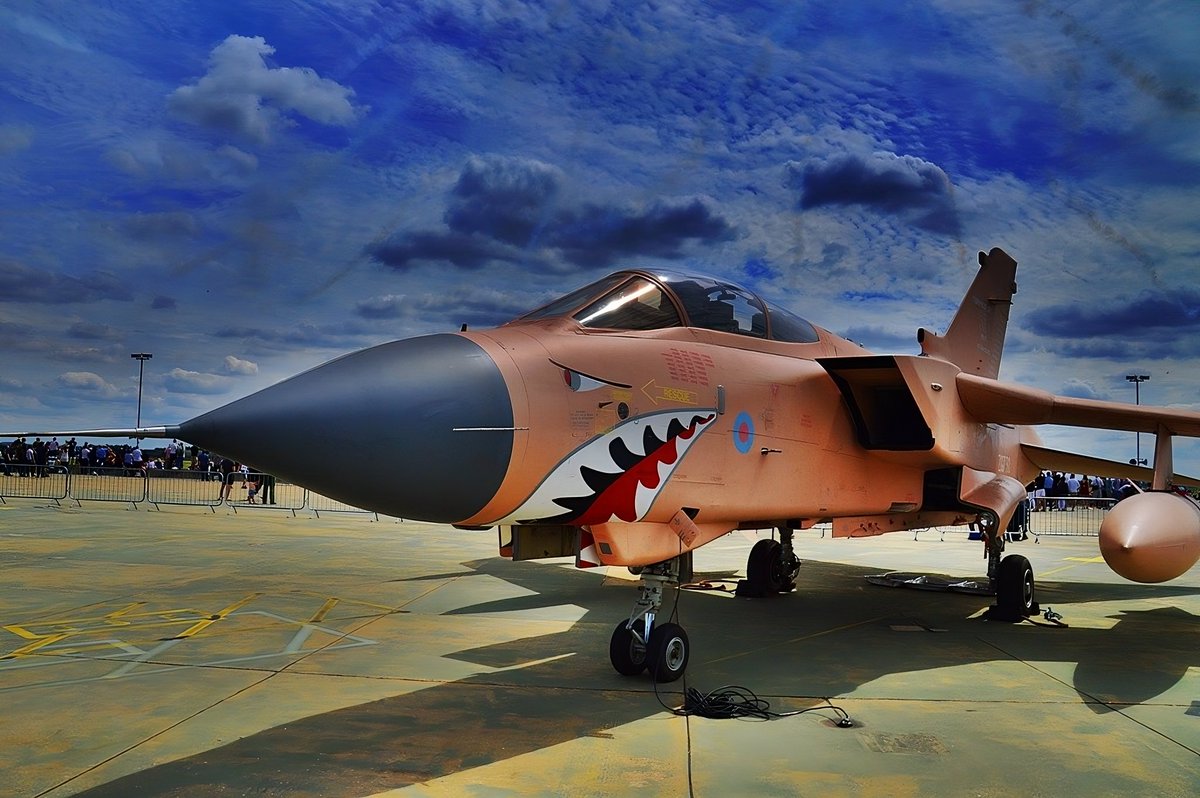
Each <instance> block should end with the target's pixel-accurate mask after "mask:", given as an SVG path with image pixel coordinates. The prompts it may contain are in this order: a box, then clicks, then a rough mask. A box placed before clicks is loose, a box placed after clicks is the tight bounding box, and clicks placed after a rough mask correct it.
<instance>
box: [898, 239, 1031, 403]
mask: <svg viewBox="0 0 1200 798" xmlns="http://www.w3.org/2000/svg"><path fill="white" fill-rule="evenodd" d="M1016 275H1017V262H1016V261H1015V260H1013V259H1012V258H1010V257H1009V255H1008V253H1007V252H1005V251H1004V250H1002V249H1000V248H999V247H996V248H995V249H993V250H992V251H991V252H988V253H987V254H984V253H982V252H980V253H979V272H978V273H977V274H976V275H975V280H974V282H972V283H971V287H970V288H969V289H968V290H967V295H966V296H965V297H963V301H962V304H961V305H959V306H958V312H956V313H955V314H954V320H953V321H951V322H950V328H949V329H948V330H946V333H945V334H944V335H938V334H937V333H932V332H930V331H929V330H926V329H924V328H921V329H920V330H918V331H917V341H918V342H919V343H920V344H921V354H922V355H925V356H926V357H936V358H938V359H939V360H948V361H949V362H951V363H953V364H954V365H956V366H958V367H959V368H960V369H962V370H963V371H965V372H966V373H968V374H976V375H978V376H980V377H990V378H993V379H995V378H996V377H997V376H998V375H999V374H1000V356H1001V355H1002V354H1003V353H1004V334H1005V332H1006V331H1007V330H1008V311H1009V308H1011V307H1012V297H1013V294H1015V293H1016V292H1017V284H1016Z"/></svg>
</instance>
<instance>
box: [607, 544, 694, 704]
mask: <svg viewBox="0 0 1200 798" xmlns="http://www.w3.org/2000/svg"><path fill="white" fill-rule="evenodd" d="M679 567H680V558H678V557H676V558H674V559H671V560H667V561H666V562H661V563H656V564H654V565H648V566H646V567H645V568H644V569H643V570H642V573H641V582H640V584H639V585H638V587H639V589H640V590H641V595H639V596H638V600H637V603H636V604H635V605H634V607H633V612H632V613H631V614H630V616H629V620H626V621H621V622H620V623H619V624H617V628H616V629H614V630H613V634H612V639H611V640H610V641H609V643H608V657H609V660H611V661H612V666H613V668H615V669H616V671H617V673H620V674H622V675H624V676H636V675H637V674H639V673H641V672H642V671H649V673H650V675H651V676H652V677H653V678H654V680H655V681H658V682H673V681H675V680H676V679H678V678H679V677H680V676H683V672H684V671H685V670H686V669H687V664H688V658H689V657H690V656H691V644H690V643H688V636H687V632H685V631H684V630H683V627H682V626H680V625H679V624H677V623H670V622H667V623H656V622H655V621H656V618H657V616H658V613H659V610H661V609H662V600H663V588H664V587H666V586H667V585H676V586H677V585H678V584H679Z"/></svg>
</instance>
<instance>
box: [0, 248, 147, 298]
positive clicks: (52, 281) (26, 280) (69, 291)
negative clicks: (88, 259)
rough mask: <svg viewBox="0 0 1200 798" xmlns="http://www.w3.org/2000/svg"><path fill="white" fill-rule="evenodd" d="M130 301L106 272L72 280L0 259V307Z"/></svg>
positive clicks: (123, 287) (124, 289) (122, 286)
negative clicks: (20, 304)
mask: <svg viewBox="0 0 1200 798" xmlns="http://www.w3.org/2000/svg"><path fill="white" fill-rule="evenodd" d="M132 298H133V293H132V292H131V291H130V290H129V287H128V286H127V285H125V284H124V283H122V282H121V280H120V279H118V278H117V277H116V275H113V274H110V273H109V272H101V271H91V272H87V273H85V274H82V275H80V276H79V277H73V276H70V275H66V274H61V273H55V272H47V271H43V270H40V269H31V268H30V267H28V266H26V265H24V264H22V263H18V262H17V261H13V260H3V259H0V303H2V302H39V303H44V304H50V305H57V304H66V303H71V302H95V301H97V300H101V299H117V300H123V301H127V300H130V299H132Z"/></svg>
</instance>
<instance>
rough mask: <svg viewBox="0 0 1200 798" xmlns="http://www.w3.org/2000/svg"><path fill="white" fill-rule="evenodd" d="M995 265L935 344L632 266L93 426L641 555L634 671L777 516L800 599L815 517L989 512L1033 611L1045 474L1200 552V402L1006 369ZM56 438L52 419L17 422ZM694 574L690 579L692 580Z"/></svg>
mask: <svg viewBox="0 0 1200 798" xmlns="http://www.w3.org/2000/svg"><path fill="white" fill-rule="evenodd" d="M979 264H980V269H979V272H978V273H977V274H976V276H975V279H974V282H973V283H972V284H971V286H970V288H969V289H968V291H967V294H966V296H965V298H964V299H963V301H962V304H961V305H960V306H959V308H958V311H957V313H956V314H955V316H954V318H953V320H952V322H951V324H950V326H949V328H948V329H947V330H946V332H945V333H944V334H942V335H938V334H935V333H933V332H931V331H929V330H926V329H921V330H919V331H918V333H917V341H918V342H919V345H920V350H921V351H920V354H916V355H876V354H872V353H870V352H868V351H867V350H865V349H863V348H862V347H860V346H859V345H857V344H855V343H853V342H851V341H848V340H846V339H844V338H840V337H838V336H837V335H834V334H833V333H830V332H829V331H828V330H825V329H822V328H820V327H818V326H816V325H813V324H811V323H809V322H808V321H806V320H804V319H802V318H800V317H798V316H795V315H793V314H791V313H789V312H787V311H786V310H783V309H781V308H778V307H771V306H769V305H768V304H767V303H765V302H764V301H763V300H762V299H760V298H759V297H758V296H756V295H755V294H754V293H752V292H750V291H748V290H746V289H744V288H742V287H739V286H737V285H733V284H731V283H728V282H725V281H722V280H717V279H713V278H710V277H704V276H699V275H690V274H679V273H674V272H669V271H660V270H641V269H630V270H625V271H619V272H616V273H614V274H611V275H609V276H607V277H604V278H603V279H601V280H598V281H596V282H594V283H592V284H590V285H587V286H584V287H583V288H580V289H578V290H576V291H572V292H571V293H569V294H567V295H565V296H563V297H561V298H559V299H556V300H554V301H553V302H550V303H549V304H547V305H545V306H543V307H540V308H538V309H536V310H534V311H532V312H530V313H527V314H525V315H524V316H521V317H520V318H517V319H515V320H513V321H511V322H508V323H507V324H504V325H502V326H500V327H497V328H495V329H491V330H483V331H467V330H465V329H464V330H462V331H460V332H456V333H444V334H435V335H426V336H421V337H417V338H410V339H406V340H401V341H394V342H391V343H387V344H383V345H380V346H375V347H372V348H369V349H365V350H362V351H358V352H354V353H352V354H348V355H345V356H343V357H341V358H338V359H335V360H333V361H330V362H328V363H326V364H324V365H321V366H318V367H316V368H313V369H311V370H309V371H306V372H304V373H302V374H299V375H297V376H295V377H292V378H290V379H288V380H285V381H283V382H281V383H278V384H276V385H273V386H271V387H269V388H266V389H264V390H262V391H259V392H258V393H255V394H252V395H250V396H247V397H245V398H243V399H239V400H237V401H235V402H232V403H230V404H228V405H225V406H224V407H220V408H218V409H216V410H213V411H211V412H208V413H205V414H203V415H201V416H198V417H196V418H194V419H191V420H190V421H185V422H183V423H181V424H178V425H172V426H161V427H144V428H136V429H125V430H82V431H74V432H71V433H62V432H59V433H55V434H59V435H62V434H74V435H76V436H79V435H86V436H89V437H99V436H104V435H107V436H129V437H141V438H179V439H181V440H185V441H189V442H191V443H193V444H196V445H198V446H201V447H204V448H207V449H211V450H212V451H215V452H220V453H221V454H223V455H225V456H228V457H231V458H234V459H237V460H241V461H243V462H248V463H252V464H254V466H255V467H257V468H260V469H263V470H265V471H267V472H270V473H273V474H276V475H278V476H279V477H281V478H283V479H286V480H290V481H292V482H295V483H296V484H299V485H302V486H304V487H307V488H310V489H312V490H314V491H317V492H319V493H321V494H324V495H326V496H330V497H332V498H335V499H338V500H340V501H343V502H346V503H348V504H351V505H354V506H357V507H362V508H365V509H368V510H374V511H377V512H380V513H385V514H388V515H393V516H397V517H401V518H408V519H414V520H422V521H432V522H440V523H449V524H453V525H455V526H456V527H459V528H462V529H465V530H485V529H492V528H497V529H498V535H499V547H500V552H501V554H503V555H505V556H508V557H511V558H513V559H516V560H526V559H537V558H543V557H561V556H571V555H574V556H575V558H576V564H577V565H578V566H580V567H587V566H591V565H611V566H628V567H630V569H631V570H633V571H634V572H635V573H637V574H638V575H639V577H640V582H639V588H640V590H639V597H638V600H637V602H636V603H635V606H634V608H633V610H632V612H631V613H630V615H629V617H628V618H625V619H622V620H621V621H620V622H619V623H618V624H617V626H616V628H615V629H614V631H613V634H612V638H611V641H610V646H609V657H610V660H611V663H612V665H613V667H614V668H615V669H616V670H617V671H618V672H620V673H622V674H626V675H630V676H632V675H636V674H639V673H641V672H642V671H647V670H648V671H649V673H650V674H651V675H652V677H653V678H654V679H656V680H658V681H672V680H674V679H678V678H679V677H680V676H682V675H683V673H684V671H685V669H686V667H687V663H688V659H689V656H690V641H689V640H688V636H687V633H686V631H685V630H684V629H683V628H682V627H681V626H679V625H678V624H676V623H673V622H671V621H670V620H665V621H664V620H662V619H660V618H659V616H660V615H661V614H662V609H663V602H664V591H665V590H667V589H669V588H672V587H675V586H677V585H678V583H679V580H680V577H681V571H684V572H686V570H687V567H688V565H689V563H690V554H691V552H693V551H694V550H695V549H697V548H699V547H701V546H703V545H705V544H706V543H709V542H711V541H713V540H715V539H717V538H719V537H721V536H722V535H725V534H727V533H729V532H731V531H733V530H737V529H764V528H772V529H775V530H777V531H778V535H777V536H773V537H772V538H771V539H769V540H760V541H759V542H758V543H756V544H755V546H754V547H753V548H752V549H751V551H750V554H749V559H748V562H747V565H746V579H745V580H744V583H743V585H742V587H741V592H743V593H744V594H747V595H754V596H766V595H770V594H777V593H781V592H787V591H790V590H793V589H794V588H795V580H796V578H797V576H798V573H799V568H800V560H799V559H798V557H797V555H796V552H795V549H794V546H793V537H794V533H795V531H796V530H798V529H805V528H809V527H811V526H813V525H815V524H818V523H823V522H826V523H828V522H831V523H832V529H833V534H834V535H835V536H867V535H877V534H883V533H886V532H894V531H899V530H906V529H919V528H926V527H930V526H942V525H951V524H968V523H975V524H977V525H978V527H979V528H980V529H981V530H982V535H981V538H982V540H983V545H984V547H985V548H984V550H985V554H986V557H987V561H988V577H989V580H990V582H991V585H992V587H993V589H994V591H995V594H996V609H997V611H998V612H999V613H1000V614H1001V615H1002V616H1005V617H1009V618H1011V619H1018V618H1021V617H1026V616H1029V615H1032V614H1034V613H1036V612H1037V611H1038V605H1037V602H1036V601H1035V582H1034V575H1033V570H1032V568H1031V567H1030V564H1029V561H1028V560H1027V559H1026V558H1025V557H1022V556H1020V555H1018V554H1009V555H1007V556H1005V555H1004V546H1005V535H1004V530H1005V527H1006V524H1007V522H1008V520H1009V519H1010V517H1011V516H1012V515H1013V513H1014V511H1015V509H1016V507H1017V506H1018V504H1019V503H1020V502H1022V501H1024V500H1025V498H1026V492H1025V485H1026V483H1028V482H1029V481H1030V480H1032V479H1033V478H1034V477H1035V476H1036V475H1038V474H1039V473H1040V471H1041V470H1043V469H1060V470H1069V471H1077V472H1085V473H1091V474H1104V475H1109V476H1117V477H1128V478H1132V479H1141V480H1146V481H1149V482H1150V483H1151V487H1152V489H1151V490H1150V491H1147V492H1144V493H1140V494H1138V495H1135V496H1132V497H1130V498H1128V499H1125V500H1123V501H1122V502H1120V503H1119V504H1118V505H1116V507H1115V508H1114V509H1113V510H1112V511H1111V512H1109V513H1108V515H1107V517H1106V518H1105V520H1104V522H1103V525H1102V527H1101V529H1100V548H1101V552H1102V553H1103V555H1104V558H1105V560H1106V561H1107V562H1108V564H1109V565H1110V567H1112V569H1113V570H1114V571H1116V572H1117V573H1118V574H1120V575H1122V576H1124V577H1126V578H1128V579H1131V580H1135V581H1139V582H1160V581H1165V580H1168V579H1172V578H1174V577H1176V576H1179V575H1180V574H1182V573H1184V572H1185V571H1187V570H1188V569H1189V568H1191V567H1192V565H1193V564H1195V562H1196V561H1197V559H1200V507H1198V506H1197V505H1196V504H1195V503H1194V502H1192V501H1191V500H1190V499H1188V498H1185V497H1183V496H1180V495H1178V494H1177V493H1175V492H1173V491H1171V490H1169V488H1170V486H1171V485H1187V486H1200V481H1197V480H1195V479H1192V478H1189V477H1185V476H1181V475H1178V474H1175V473H1174V471H1173V465H1172V457H1171V441H1172V438H1173V436H1175V435H1184V436H1191V437H1200V413H1193V412H1185V411H1179V410H1171V409H1166V408H1155V407H1150V406H1146V405H1128V404H1121V403H1114V402H1100V401H1093V400H1085V399H1074V398H1069V397H1063V396H1055V395H1053V394H1050V393H1046V392H1044V391H1040V390H1036V389H1032V388H1028V387H1023V386H1019V385H1014V384H1009V383H1004V382H1000V381H999V380H998V379H997V377H998V374H999V369H1000V358H1001V353H1002V350H1003V346H1004V338H1005V331H1006V328H1007V323H1008V316H1009V309H1010V307H1011V304H1012V297H1013V295H1014V294H1015V292H1016V283H1015V277H1016V265H1017V264H1016V261H1014V260H1013V259H1012V258H1011V257H1009V256H1008V254H1006V253H1005V252H1004V251H1003V250H1001V249H998V248H997V249H993V250H991V252H989V253H986V254H985V253H982V252H981V253H980V254H979ZM1038 424H1060V425H1073V426H1081V427H1100V428H1109V429H1118V430H1129V431H1139V432H1146V433H1151V434H1153V435H1155V438H1156V447H1155V455H1154V465H1153V468H1142V467H1139V466H1136V465H1129V464H1123V463H1117V462H1111V461H1107V460H1101V459H1097V458H1091V457H1086V456H1083V455H1078V454H1072V453H1069V452H1061V451H1056V450H1053V449H1048V448H1046V447H1044V446H1042V445H1041V442H1040V439H1039V438H1038V436H1037V434H1036V432H1035V431H1034V430H1033V429H1032V428H1031V427H1032V426H1034V425H1038ZM14 434H17V435H20V434H27V435H32V434H42V435H46V434H49V433H14ZM684 575H685V574H684Z"/></svg>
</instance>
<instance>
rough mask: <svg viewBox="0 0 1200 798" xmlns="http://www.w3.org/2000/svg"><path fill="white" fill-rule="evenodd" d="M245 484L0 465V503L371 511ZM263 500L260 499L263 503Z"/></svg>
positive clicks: (207, 474)
mask: <svg viewBox="0 0 1200 798" xmlns="http://www.w3.org/2000/svg"><path fill="white" fill-rule="evenodd" d="M250 484H251V483H249V482H248V481H245V482H244V481H243V480H242V478H241V475H240V474H238V473H236V472H235V473H234V474H233V480H232V482H231V483H230V484H229V489H228V490H227V491H222V487H223V486H222V482H221V475H220V474H219V473H217V472H215V471H190V470H175V469H170V470H167V469H148V470H146V471H145V472H143V471H140V470H135V469H128V468H100V467H97V468H88V469H85V470H80V469H78V468H77V467H74V466H73V467H72V468H71V469H70V470H68V469H67V468H66V467H63V466H58V467H48V466H26V465H14V464H11V463H5V464H4V467H3V468H2V469H0V502H3V501H4V500H5V499H42V500H47V501H53V502H61V501H63V500H66V499H71V500H73V501H75V502H76V503H79V504H82V503H83V502H85V501H104V502H124V503H129V504H133V505H135V506H136V505H138V504H141V503H148V504H153V505H154V506H155V507H156V508H157V507H158V506H159V505H162V504H167V505H183V506H194V507H208V508H210V509H212V511H213V512H216V508H217V507H219V506H220V505H222V504H226V505H228V506H229V508H230V509H232V510H233V511H234V512H237V511H238V510H240V509H245V508H254V509H256V510H265V511H271V510H283V511H286V512H290V513H292V515H295V514H296V513H297V512H299V511H301V510H310V511H312V512H313V513H314V514H316V515H318V516H319V515H320V513H322V512H339V513H367V514H372V515H375V516H376V517H377V518H378V514H377V513H372V511H370V510H363V509H361V508H359V507H352V506H350V505H348V504H344V503H342V502H339V501H336V500H334V499H330V498H328V497H326V496H322V495H320V494H318V493H313V492H311V491H309V490H306V489H305V488H302V487H300V486H299V485H293V484H291V483H290V482H283V481H281V480H278V479H275V478H270V479H269V480H268V483H267V484H264V485H263V486H262V487H261V488H260V489H259V491H257V492H256V493H255V496H254V497H253V503H251V497H250ZM264 500H265V501H264Z"/></svg>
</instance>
